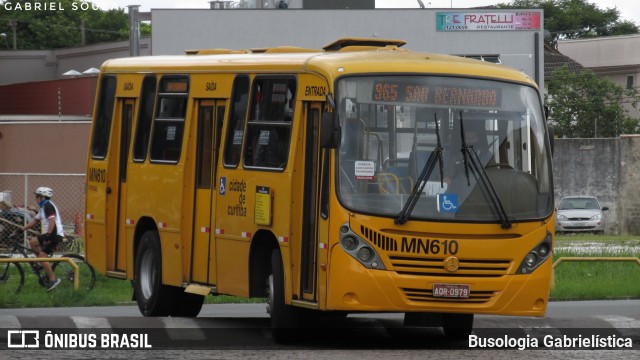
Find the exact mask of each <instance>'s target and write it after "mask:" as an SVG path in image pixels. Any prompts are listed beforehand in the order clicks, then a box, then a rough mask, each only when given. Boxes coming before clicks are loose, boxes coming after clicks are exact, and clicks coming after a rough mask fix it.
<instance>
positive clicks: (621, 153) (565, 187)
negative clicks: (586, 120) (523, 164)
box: [553, 135, 640, 235]
mask: <svg viewBox="0 0 640 360" xmlns="http://www.w3.org/2000/svg"><path fill="white" fill-rule="evenodd" d="M553 169H554V189H555V195H556V204H557V202H558V201H559V200H560V198H562V197H563V196H570V195H593V196H596V197H597V198H598V200H600V203H601V205H602V206H607V207H609V210H608V211H605V212H604V215H605V221H606V229H605V232H606V233H609V234H635V235H638V234H640V192H639V191H638V189H639V188H640V136H638V135H630V136H621V137H620V138H607V139H555V152H554V156H553Z"/></svg>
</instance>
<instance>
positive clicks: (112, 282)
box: [0, 268, 265, 309]
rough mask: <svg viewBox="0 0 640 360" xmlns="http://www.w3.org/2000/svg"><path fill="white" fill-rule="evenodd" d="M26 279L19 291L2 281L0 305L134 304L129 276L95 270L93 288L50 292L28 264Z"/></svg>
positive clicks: (228, 299) (213, 300) (211, 300)
mask: <svg viewBox="0 0 640 360" xmlns="http://www.w3.org/2000/svg"><path fill="white" fill-rule="evenodd" d="M24 270H25V282H24V286H23V288H22V290H21V291H20V292H19V293H15V292H12V291H6V290H4V289H2V287H3V284H2V283H0V289H2V290H1V291H0V309H2V308H29V307H74V306H116V305H135V304H136V303H135V301H132V297H133V288H132V287H131V283H130V282H129V281H126V280H118V279H112V278H108V277H106V276H104V275H102V274H96V284H95V286H94V288H93V289H92V290H91V291H83V290H78V291H75V290H73V287H72V286H71V285H70V284H65V283H63V284H60V285H59V286H58V287H57V288H56V289H55V290H53V291H50V292H47V291H45V288H44V287H42V286H40V285H39V284H38V279H37V278H36V276H35V275H33V274H32V273H31V272H30V270H29V271H28V272H27V269H26V268H25V269H24ZM264 301H265V300H264V299H244V298H238V297H235V296H227V295H219V296H207V297H206V298H205V303H206V304H220V303H241V302H264Z"/></svg>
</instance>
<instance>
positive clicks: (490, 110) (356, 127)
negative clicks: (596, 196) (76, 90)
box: [86, 38, 554, 340]
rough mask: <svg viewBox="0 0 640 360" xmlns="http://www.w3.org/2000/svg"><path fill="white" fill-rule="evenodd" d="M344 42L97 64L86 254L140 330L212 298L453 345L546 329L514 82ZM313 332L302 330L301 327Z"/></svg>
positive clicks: (478, 68)
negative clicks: (473, 335) (511, 325)
mask: <svg viewBox="0 0 640 360" xmlns="http://www.w3.org/2000/svg"><path fill="white" fill-rule="evenodd" d="M404 44H405V42H404V41H402V40H392V39H389V40H386V39H360V38H349V39H340V40H337V41H335V42H333V43H331V44H329V45H327V46H326V47H324V48H323V49H305V48H297V47H274V48H267V49H256V50H242V51H235V50H225V49H208V50H194V51H188V52H187V54H185V55H182V56H152V57H138V58H125V59H115V60H109V61H107V62H105V63H104V64H103V66H102V68H101V72H100V78H99V81H98V89H97V94H96V101H95V110H94V114H93V128H92V134H91V136H92V138H91V141H90V143H89V156H88V166H87V177H86V179H87V180H86V181H87V183H86V256H87V259H88V261H89V262H90V263H91V264H92V265H93V266H94V267H95V268H96V269H97V270H99V271H101V272H103V273H105V274H106V275H107V276H110V277H114V278H120V279H128V280H131V281H132V284H133V287H134V293H135V298H136V301H137V303H138V306H139V308H140V311H141V313H142V314H144V315H145V316H197V315H198V313H199V311H200V309H201V307H202V303H203V300H204V296H206V295H209V294H213V295H216V294H230V295H235V296H240V297H262V298H267V302H268V304H267V309H268V312H269V313H270V316H271V325H272V328H273V334H274V338H275V339H276V340H281V339H284V338H285V337H286V335H287V334H289V332H288V331H287V329H290V328H295V327H296V325H297V324H298V322H299V321H300V319H301V318H304V317H306V316H307V315H308V314H310V313H312V314H314V315H317V314H329V313H331V314H348V313H353V312H400V313H404V314H405V315H404V316H405V323H411V324H423V323H426V322H427V320H428V321H429V322H430V323H434V322H435V323H436V324H439V325H440V326H442V328H443V329H444V332H445V334H447V335H450V336H466V335H468V334H469V333H470V332H471V331H472V326H473V317H474V314H503V315H520V316H544V314H545V311H546V307H547V302H548V294H549V288H550V283H551V280H552V267H551V257H550V256H551V252H552V248H553V241H554V240H553V236H554V235H553V234H554V218H553V216H552V215H553V211H554V205H553V204H554V199H553V183H552V166H551V143H550V139H549V136H548V133H549V131H548V129H547V126H546V122H545V118H544V111H543V106H542V103H541V95H540V92H539V90H538V88H537V87H536V84H535V82H534V81H532V79H530V78H529V77H528V76H527V75H525V74H524V73H522V72H521V71H516V70H513V69H509V68H507V67H505V66H503V65H499V64H491V63H487V62H483V61H479V60H474V59H465V58H462V57H456V56H448V55H438V54H426V53H419V52H414V51H409V50H405V49H403V48H401V47H402V45H404ZM311 318H313V317H311Z"/></svg>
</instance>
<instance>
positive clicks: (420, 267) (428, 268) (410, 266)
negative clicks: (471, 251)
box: [389, 256, 511, 278]
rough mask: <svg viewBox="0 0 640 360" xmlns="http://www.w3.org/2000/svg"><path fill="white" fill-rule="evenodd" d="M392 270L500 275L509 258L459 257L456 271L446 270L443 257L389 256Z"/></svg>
mask: <svg viewBox="0 0 640 360" xmlns="http://www.w3.org/2000/svg"><path fill="white" fill-rule="evenodd" d="M389 260H391V264H392V266H393V270H395V272H397V273H398V274H401V275H418V276H438V277H484V278H487V277H500V276H503V275H506V274H507V273H508V271H509V268H510V267H511V261H510V260H469V259H459V262H460V265H459V267H458V270H456V271H453V272H451V271H447V270H446V269H445V267H444V260H443V259H428V258H417V257H410V256H389Z"/></svg>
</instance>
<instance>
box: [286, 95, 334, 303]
mask: <svg viewBox="0 0 640 360" xmlns="http://www.w3.org/2000/svg"><path fill="white" fill-rule="evenodd" d="M321 115H322V103H317V102H307V103H305V107H304V118H305V120H304V121H303V123H304V124H306V128H305V129H304V139H305V141H304V143H305V155H304V156H305V161H304V164H305V166H304V199H303V207H304V208H303V211H302V212H300V214H299V216H301V219H294V220H298V221H301V223H302V246H301V252H302V253H301V262H302V263H301V267H300V269H301V274H300V287H301V290H302V291H301V293H302V299H303V300H305V301H312V302H317V301H318V293H317V291H316V289H317V286H318V266H319V264H322V263H325V264H326V258H327V256H326V250H325V251H324V252H323V251H319V247H320V244H321V243H324V244H326V243H327V240H326V239H327V238H326V236H324V235H323V234H328V221H327V220H323V219H322V216H321V214H322V209H321V188H322V186H321V184H322V181H321V180H322V176H321V175H322V174H323V173H324V172H325V171H324V170H323V167H325V166H327V165H328V164H324V159H325V157H324V156H322V154H323V153H324V151H321V149H320V146H319V143H320V119H321V118H322V116H321ZM327 159H328V157H327ZM325 219H326V218H325ZM322 283H324V282H322Z"/></svg>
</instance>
